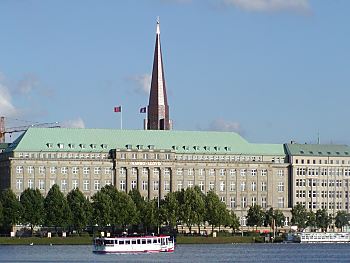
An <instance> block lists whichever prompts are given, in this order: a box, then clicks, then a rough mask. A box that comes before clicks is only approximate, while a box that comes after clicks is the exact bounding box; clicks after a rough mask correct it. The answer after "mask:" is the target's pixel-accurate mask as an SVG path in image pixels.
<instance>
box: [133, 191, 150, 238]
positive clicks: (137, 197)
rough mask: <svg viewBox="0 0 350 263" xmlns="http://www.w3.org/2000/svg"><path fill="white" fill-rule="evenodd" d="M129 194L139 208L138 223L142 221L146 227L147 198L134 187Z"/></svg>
mask: <svg viewBox="0 0 350 263" xmlns="http://www.w3.org/2000/svg"><path fill="white" fill-rule="evenodd" d="M129 196H130V197H131V199H132V200H133V202H134V204H135V205H136V209H137V213H138V218H137V222H136V224H139V223H141V225H143V227H146V226H145V225H144V224H145V220H146V219H145V216H146V201H145V199H144V198H143V197H142V196H141V193H140V191H139V190H138V189H136V188H133V189H132V190H130V191H129ZM146 228H147V227H146ZM146 232H147V231H146Z"/></svg>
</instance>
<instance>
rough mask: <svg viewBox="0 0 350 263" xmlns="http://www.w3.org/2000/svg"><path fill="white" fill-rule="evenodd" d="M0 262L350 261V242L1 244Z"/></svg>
mask: <svg viewBox="0 0 350 263" xmlns="http://www.w3.org/2000/svg"><path fill="white" fill-rule="evenodd" d="M0 262H65V263H69V262H191V263H197V262H201V263H202V262H350V244H225V245H177V246H176V249H175V252H174V253H159V254H133V255H126V254H124V255H98V254H93V253H92V246H35V245H34V246H29V245H28V246H0Z"/></svg>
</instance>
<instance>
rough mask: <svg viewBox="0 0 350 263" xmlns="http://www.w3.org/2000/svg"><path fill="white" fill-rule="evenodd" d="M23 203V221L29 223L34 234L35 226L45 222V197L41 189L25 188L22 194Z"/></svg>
mask: <svg viewBox="0 0 350 263" xmlns="http://www.w3.org/2000/svg"><path fill="white" fill-rule="evenodd" d="M20 200H21V201H20V202H21V205H22V209H23V213H22V217H21V223H22V224H25V225H27V224H29V225H30V230H31V234H32V235H33V229H34V226H37V225H41V224H42V223H43V222H44V216H45V213H44V197H43V196H42V194H41V193H40V191H39V189H35V190H34V189H30V188H27V189H25V190H24V191H23V192H22V194H21V199H20Z"/></svg>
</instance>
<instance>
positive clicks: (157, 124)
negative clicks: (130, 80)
mask: <svg viewBox="0 0 350 263" xmlns="http://www.w3.org/2000/svg"><path fill="white" fill-rule="evenodd" d="M156 32H157V33H156V45H155V48H154V59H153V70H152V81H151V91H150V96H149V104H148V111H147V112H148V120H147V121H146V122H147V123H145V127H147V130H170V129H171V128H172V127H171V121H170V120H169V105H168V99H167V95H166V86H165V78H164V69H163V59H162V49H161V46H160V26H159V18H158V19H157V31H156Z"/></svg>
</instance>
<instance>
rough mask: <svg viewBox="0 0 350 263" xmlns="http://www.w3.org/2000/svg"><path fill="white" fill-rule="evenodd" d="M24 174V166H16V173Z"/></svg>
mask: <svg viewBox="0 0 350 263" xmlns="http://www.w3.org/2000/svg"><path fill="white" fill-rule="evenodd" d="M22 172H23V167H22V166H16V173H18V174H20V173H22Z"/></svg>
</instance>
